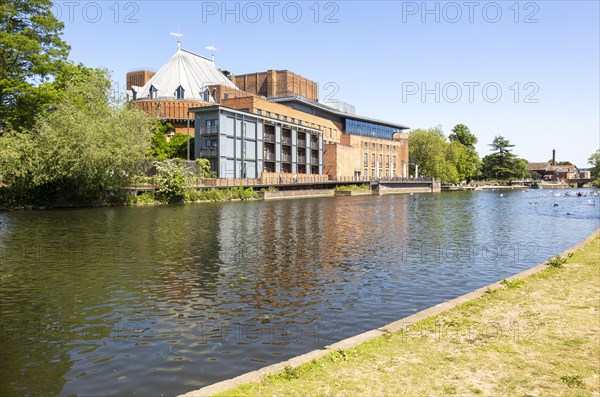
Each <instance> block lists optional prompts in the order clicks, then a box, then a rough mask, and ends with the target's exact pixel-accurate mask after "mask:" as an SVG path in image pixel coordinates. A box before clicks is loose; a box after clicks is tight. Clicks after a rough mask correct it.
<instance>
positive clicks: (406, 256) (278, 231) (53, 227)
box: [0, 189, 600, 396]
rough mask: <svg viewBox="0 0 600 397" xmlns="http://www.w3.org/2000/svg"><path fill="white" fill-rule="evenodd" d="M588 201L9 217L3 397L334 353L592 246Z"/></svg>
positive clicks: (79, 390)
mask: <svg viewBox="0 0 600 397" xmlns="http://www.w3.org/2000/svg"><path fill="white" fill-rule="evenodd" d="M578 191H581V192H584V193H585V194H587V195H588V196H587V197H567V196H565V192H567V190H555V191H549V190H527V191H521V190H515V191H502V192H501V191H475V192H448V193H441V194H419V195H417V194H415V195H389V196H367V197H365V196H359V197H340V198H322V199H304V200H284V201H270V202H262V201H254V202H235V203H214V204H187V205H172V206H168V205H160V206H145V207H115V208H92V209H77V210H60V211H11V212H0V277H1V278H0V309H1V312H0V313H1V319H0V326H1V329H0V338H1V349H0V357H1V375H0V393H1V395H2V396H12V395H34V394H35V395H65V396H67V395H80V396H85V395H108V396H111V395H112V396H116V395H119V396H120V395H144V396H146V395H153V396H154V395H165V396H172V395H177V394H180V393H184V392H187V391H190V390H193V389H197V388H200V387H202V386H205V385H207V384H210V383H214V382H217V381H220V380H223V379H227V378H230V377H233V376H237V375H239V374H241V373H244V372H247V371H251V370H255V369H258V368H260V367H263V366H265V365H268V364H271V363H274V362H278V361H282V360H285V359H287V358H290V357H292V356H295V355H298V354H301V353H304V352H307V351H309V350H313V349H316V348H319V347H322V346H324V345H328V344H331V343H332V342H335V341H337V340H340V339H343V338H346V337H349V336H352V335H356V334H358V333H361V332H363V331H365V330H369V329H372V328H375V327H378V326H382V325H384V324H387V323H389V322H392V321H394V320H397V319H400V318H402V317H404V316H407V315H410V314H412V313H414V312H416V311H419V310H422V309H424V308H427V307H430V306H433V305H435V304H438V303H440V302H443V301H445V300H448V299H451V298H454V297H456V296H459V295H462V294H464V293H467V292H470V291H473V290H475V289H477V288H479V287H482V286H484V285H486V284H489V283H491V282H495V281H498V280H502V279H503V278H506V277H508V276H510V275H513V274H515V273H518V272H520V271H522V270H524V269H528V268H531V267H533V266H535V265H537V264H538V263H541V262H543V261H544V260H546V259H548V258H550V257H552V256H554V255H556V254H558V253H560V252H562V251H563V250H565V249H567V248H569V247H571V246H573V245H574V244H576V243H578V242H579V241H581V240H583V239H584V238H585V237H586V236H588V235H589V234H591V233H592V232H593V231H594V230H596V229H597V228H598V227H600V197H599V196H592V192H593V190H591V189H579V190H578ZM570 192H574V190H570ZM594 204H595V205H594Z"/></svg>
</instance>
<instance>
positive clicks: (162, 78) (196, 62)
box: [136, 49, 235, 100]
mask: <svg viewBox="0 0 600 397" xmlns="http://www.w3.org/2000/svg"><path fill="white" fill-rule="evenodd" d="M214 84H223V85H226V86H227V87H231V88H235V84H233V83H232V82H231V80H229V79H228V78H227V77H225V75H224V74H223V73H221V71H220V70H219V69H218V68H217V67H216V66H215V64H214V62H213V61H211V60H210V59H208V58H204V57H203V56H200V55H198V54H194V53H193V52H190V51H187V50H182V49H178V50H177V52H176V53H175V55H173V56H172V57H171V59H169V61H168V62H167V63H166V64H165V65H164V66H163V67H162V68H160V70H159V71H158V72H156V74H155V75H154V76H152V78H151V79H150V80H149V81H148V82H147V83H146V85H144V86H143V87H142V88H141V89H140V90H136V92H137V95H136V97H137V99H142V98H149V97H150V88H151V87H154V89H156V90H158V92H157V97H158V98H176V97H177V96H176V93H175V91H176V90H177V89H178V88H179V86H181V87H183V89H184V90H185V93H184V98H185V99H199V100H203V99H204V95H203V93H204V91H205V90H206V88H207V87H208V86H209V85H214Z"/></svg>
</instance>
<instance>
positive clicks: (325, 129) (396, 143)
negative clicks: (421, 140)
mask: <svg viewBox="0 0 600 397" xmlns="http://www.w3.org/2000/svg"><path fill="white" fill-rule="evenodd" d="M127 88H128V90H129V95H130V98H131V103H133V104H134V105H135V106H138V107H140V108H141V109H143V110H144V111H145V112H146V113H147V114H148V115H150V116H152V117H157V118H159V119H162V120H165V121H168V122H170V123H171V124H173V126H174V127H175V131H176V132H177V133H183V134H185V133H187V131H188V124H189V125H190V130H192V131H194V134H195V138H196V139H195V148H194V149H195V150H194V152H195V155H196V157H204V158H208V159H209V160H210V161H211V165H212V168H213V170H214V171H215V172H217V175H218V176H219V177H222V178H259V177H261V173H262V172H275V173H286V174H295V173H299V174H313V175H314V174H326V175H329V176H330V177H331V178H345V179H347V178H352V179H355V180H366V179H372V178H394V177H406V176H408V135H407V134H406V133H405V131H406V130H407V129H408V127H406V126H404V125H401V124H397V123H391V122H385V121H381V120H375V119H371V118H367V117H363V116H358V115H356V114H355V109H354V107H353V106H352V105H349V104H345V103H332V104H324V103H321V102H318V86H317V84H316V83H315V82H313V81H311V80H309V79H306V78H304V77H302V76H300V75H297V74H295V73H292V72H290V71H288V70H268V71H266V72H258V73H249V74H244V75H240V76H234V75H232V74H231V73H229V72H222V71H221V70H220V69H218V68H217V67H216V66H215V64H214V62H213V61H212V60H211V59H208V58H204V57H202V56H200V55H197V54H194V53H192V52H190V51H186V50H182V49H180V48H178V49H177V52H176V53H175V54H174V55H173V56H172V57H171V59H169V61H168V62H167V63H166V64H165V65H164V66H163V67H162V68H161V69H160V70H159V71H158V72H156V73H153V72H151V71H147V70H139V71H134V72H130V73H128V74H127Z"/></svg>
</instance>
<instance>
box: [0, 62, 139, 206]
mask: <svg viewBox="0 0 600 397" xmlns="http://www.w3.org/2000/svg"><path fill="white" fill-rule="evenodd" d="M85 71H86V73H84V76H80V77H82V78H81V79H79V82H78V83H77V84H69V86H68V87H67V90H66V91H67V92H68V93H69V95H67V96H65V97H63V98H62V99H61V100H60V101H59V102H57V103H55V104H53V111H52V112H50V113H46V114H44V115H38V116H37V118H36V123H35V127H34V128H33V129H32V130H31V131H25V130H21V131H20V132H16V131H14V130H9V131H8V132H6V133H5V134H4V135H3V136H0V169H1V170H2V173H3V175H2V178H3V179H4V181H5V183H6V187H5V190H6V191H7V193H8V199H9V200H10V202H11V203H12V204H37V205H66V204H74V203H85V204H90V203H97V202H103V201H105V200H106V199H107V192H108V191H109V190H110V191H111V192H114V191H116V190H117V191H118V190H119V189H120V188H122V187H124V186H126V185H128V184H129V183H131V180H132V178H133V177H135V176H136V175H137V174H139V173H140V172H141V167H142V162H141V160H142V159H143V157H144V155H145V154H146V153H147V151H148V146H149V141H150V139H149V138H150V135H149V134H150V126H149V120H148V118H147V117H146V116H145V115H144V113H143V112H142V111H140V110H137V109H133V108H132V107H128V106H113V105H112V103H111V101H109V100H107V98H108V97H109V94H108V93H107V89H108V88H109V87H110V81H109V80H108V77H107V76H108V73H107V72H106V71H105V70H101V69H85Z"/></svg>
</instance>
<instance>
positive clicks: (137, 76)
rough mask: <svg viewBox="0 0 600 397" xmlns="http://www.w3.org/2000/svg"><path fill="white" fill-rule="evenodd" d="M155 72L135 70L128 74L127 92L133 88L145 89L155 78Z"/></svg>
mask: <svg viewBox="0 0 600 397" xmlns="http://www.w3.org/2000/svg"><path fill="white" fill-rule="evenodd" d="M154 74H155V73H154V72H151V71H149V70H135V71H133V72H129V73H127V76H126V79H125V80H126V82H127V90H131V86H133V85H135V86H137V87H143V86H145V85H146V83H147V82H148V81H149V80H150V79H151V78H152V76H154Z"/></svg>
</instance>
